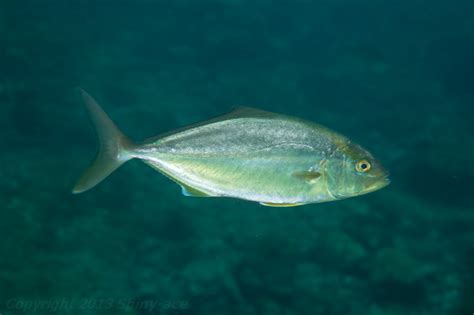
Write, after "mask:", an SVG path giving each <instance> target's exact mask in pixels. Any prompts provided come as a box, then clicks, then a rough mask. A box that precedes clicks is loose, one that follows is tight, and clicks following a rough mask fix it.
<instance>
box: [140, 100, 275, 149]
mask: <svg viewBox="0 0 474 315" xmlns="http://www.w3.org/2000/svg"><path fill="white" fill-rule="evenodd" d="M245 117H248V118H251V117H253V118H257V117H266V118H277V117H281V115H279V114H275V113H272V112H267V111H264V110H261V109H257V108H253V107H246V106H238V107H236V108H235V109H234V110H232V111H230V112H229V113H227V114H224V115H219V116H217V117H214V118H211V119H208V120H205V121H201V122H198V123H194V124H190V125H187V126H184V127H180V128H177V129H174V130H172V131H168V132H165V133H162V134H160V135H158V136H155V137H151V138H149V139H146V140H145V141H144V142H145V143H148V142H153V141H155V140H158V139H162V138H165V137H167V136H170V135H173V134H176V133H179V132H183V131H186V130H189V129H193V128H197V127H200V126H204V125H208V124H211V123H215V122H219V121H225V120H230V119H237V118H245Z"/></svg>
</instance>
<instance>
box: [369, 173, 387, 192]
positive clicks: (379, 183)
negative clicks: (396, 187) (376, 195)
mask: <svg viewBox="0 0 474 315" xmlns="http://www.w3.org/2000/svg"><path fill="white" fill-rule="evenodd" d="M390 183H391V180H390V178H389V177H388V175H385V176H384V177H382V178H379V179H377V180H376V181H374V183H372V184H371V185H369V186H368V187H367V190H366V192H368V193H369V192H373V191H376V190H379V189H382V188H384V187H386V186H388V185H390Z"/></svg>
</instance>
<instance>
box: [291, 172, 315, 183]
mask: <svg viewBox="0 0 474 315" xmlns="http://www.w3.org/2000/svg"><path fill="white" fill-rule="evenodd" d="M291 175H293V176H294V177H296V178H299V179H302V180H304V181H305V182H308V183H310V184H312V183H314V182H315V181H316V180H317V179H318V178H319V177H321V173H320V172H317V171H302V172H294V173H293V174H291Z"/></svg>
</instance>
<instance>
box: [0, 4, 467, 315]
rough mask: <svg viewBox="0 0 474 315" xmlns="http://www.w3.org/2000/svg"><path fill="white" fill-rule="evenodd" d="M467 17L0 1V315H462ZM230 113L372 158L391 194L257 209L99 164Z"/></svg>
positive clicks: (401, 8)
mask: <svg viewBox="0 0 474 315" xmlns="http://www.w3.org/2000/svg"><path fill="white" fill-rule="evenodd" d="M473 56H474V3H473V2H472V1H467V0H458V1H455V2H448V1H439V0H434V1H421V0H410V1H408V0H401V1H392V0H389V1H372V0H360V1H354V0H319V1H315V0H273V1H271V0H253V1H251V0H136V1H132V0H127V1H126V0H115V1H111V0H95V1H92V0H89V1H87V0H70V1H63V0H42V1H41V0H22V1H17V0H0V126H1V127H2V128H1V129H2V135H1V136H0V141H1V148H2V150H1V154H0V163H1V164H0V165H1V166H0V233H1V234H0V236H1V237H0V314H1V315H10V314H11V315H13V314H15V315H16V314H78V315H82V314H116V315H119V314H134V315H135V314H136V315H152V314H153V315H155V314H165V315H171V314H172V315H176V314H182V315H191V314H192V315H194V314H198V315H213V314H219V315H221V314H239V315H240V314H242V315H247V314H248V315H254V314H255V315H257V314H258V315H259V314H263V315H267V314H268V315H296V314H298V315H305V314H311V315H319V314H324V315H328V314H344V315H356V314H364V315H395V314H405V315H411V314H416V315H450V314H453V315H457V314H472V313H473V312H474V202H473V197H474V163H473V161H474V145H473V141H472V136H473V134H474V119H473V117H474V116H473V112H474V110H473V106H474V58H473ZM77 86H81V87H83V88H84V89H86V90H87V91H88V92H90V93H91V94H92V95H94V96H95V97H96V98H97V100H98V101H99V103H100V104H102V105H103V107H104V108H105V109H106V110H107V112H108V113H109V114H110V115H111V116H112V117H113V118H114V120H115V121H116V122H117V124H118V125H119V126H120V127H121V128H122V129H123V130H124V131H125V133H126V134H128V135H130V137H131V138H133V139H136V140H141V139H144V138H147V137H150V136H154V135H156V134H159V133H162V132H166V131H170V130H172V129H175V128H177V127H181V126H183V125H186V124H189V123H194V122H197V121H201V120H204V119H207V118H209V117H214V116H216V115H219V114H222V113H225V112H228V111H229V110H231V109H232V108H234V107H235V106H238V105H246V106H254V107H258V108H262V109H265V110H269V111H273V112H279V113H285V114H290V115H294V116H298V117H302V118H306V119H308V120H311V121H315V122H318V123H321V124H323V125H326V126H328V127H330V128H332V129H335V130H337V131H340V132H341V133H343V134H345V135H347V136H348V137H350V138H351V139H353V140H354V141H356V142H358V143H360V144H361V145H363V146H364V147H366V148H368V149H370V151H371V152H373V153H374V154H375V155H376V156H377V157H379V158H380V160H381V161H382V162H383V164H384V165H385V166H386V167H387V168H388V169H389V170H390V172H391V179H392V184H391V185H390V186H388V187H387V188H384V189H383V190H381V191H377V192H374V193H372V194H369V195H365V196H361V197H357V198H352V199H348V200H343V201H338V202H333V203H327V204H314V205H308V206H303V207H296V208H268V207H262V206H260V205H258V204H255V203H250V202H245V201H240V200H233V199H222V198H209V199H207V198H187V197H184V196H182V195H181V192H180V189H179V187H178V186H177V185H176V184H174V183H173V182H171V181H169V180H168V179H167V178H165V177H164V176H162V175H160V174H159V173H157V172H155V171H153V170H152V169H151V168H149V167H147V166H146V165H144V164H142V163H140V162H138V161H132V162H130V163H127V164H126V165H125V166H124V167H122V168H120V170H118V171H117V172H116V173H114V174H113V175H112V176H111V177H110V178H108V179H107V180H106V181H105V182H103V183H102V184H100V185H99V186H97V187H96V188H95V189H94V190H91V191H90V192H87V193H85V194H81V195H72V194H70V190H71V188H72V186H73V184H74V182H75V180H76V179H77V177H78V176H79V174H80V173H81V172H82V170H83V169H84V168H85V167H86V165H87V164H88V162H89V161H90V160H91V159H92V158H93V155H94V150H95V149H96V142H95V141H96V140H95V136H94V132H93V130H92V128H91V127H90V123H89V121H88V118H87V116H86V113H85V111H84V108H83V106H82V104H81V103H80V100H79V98H78V97H77V94H76V93H75V90H74V88H75V87H77Z"/></svg>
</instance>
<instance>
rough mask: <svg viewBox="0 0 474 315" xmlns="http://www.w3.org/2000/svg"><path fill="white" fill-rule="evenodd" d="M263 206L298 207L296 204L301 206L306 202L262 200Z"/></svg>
mask: <svg viewBox="0 0 474 315" xmlns="http://www.w3.org/2000/svg"><path fill="white" fill-rule="evenodd" d="M260 204H261V205H262V206H267V207H296V206H301V205H304V203H302V202H300V203H271V202H260Z"/></svg>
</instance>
